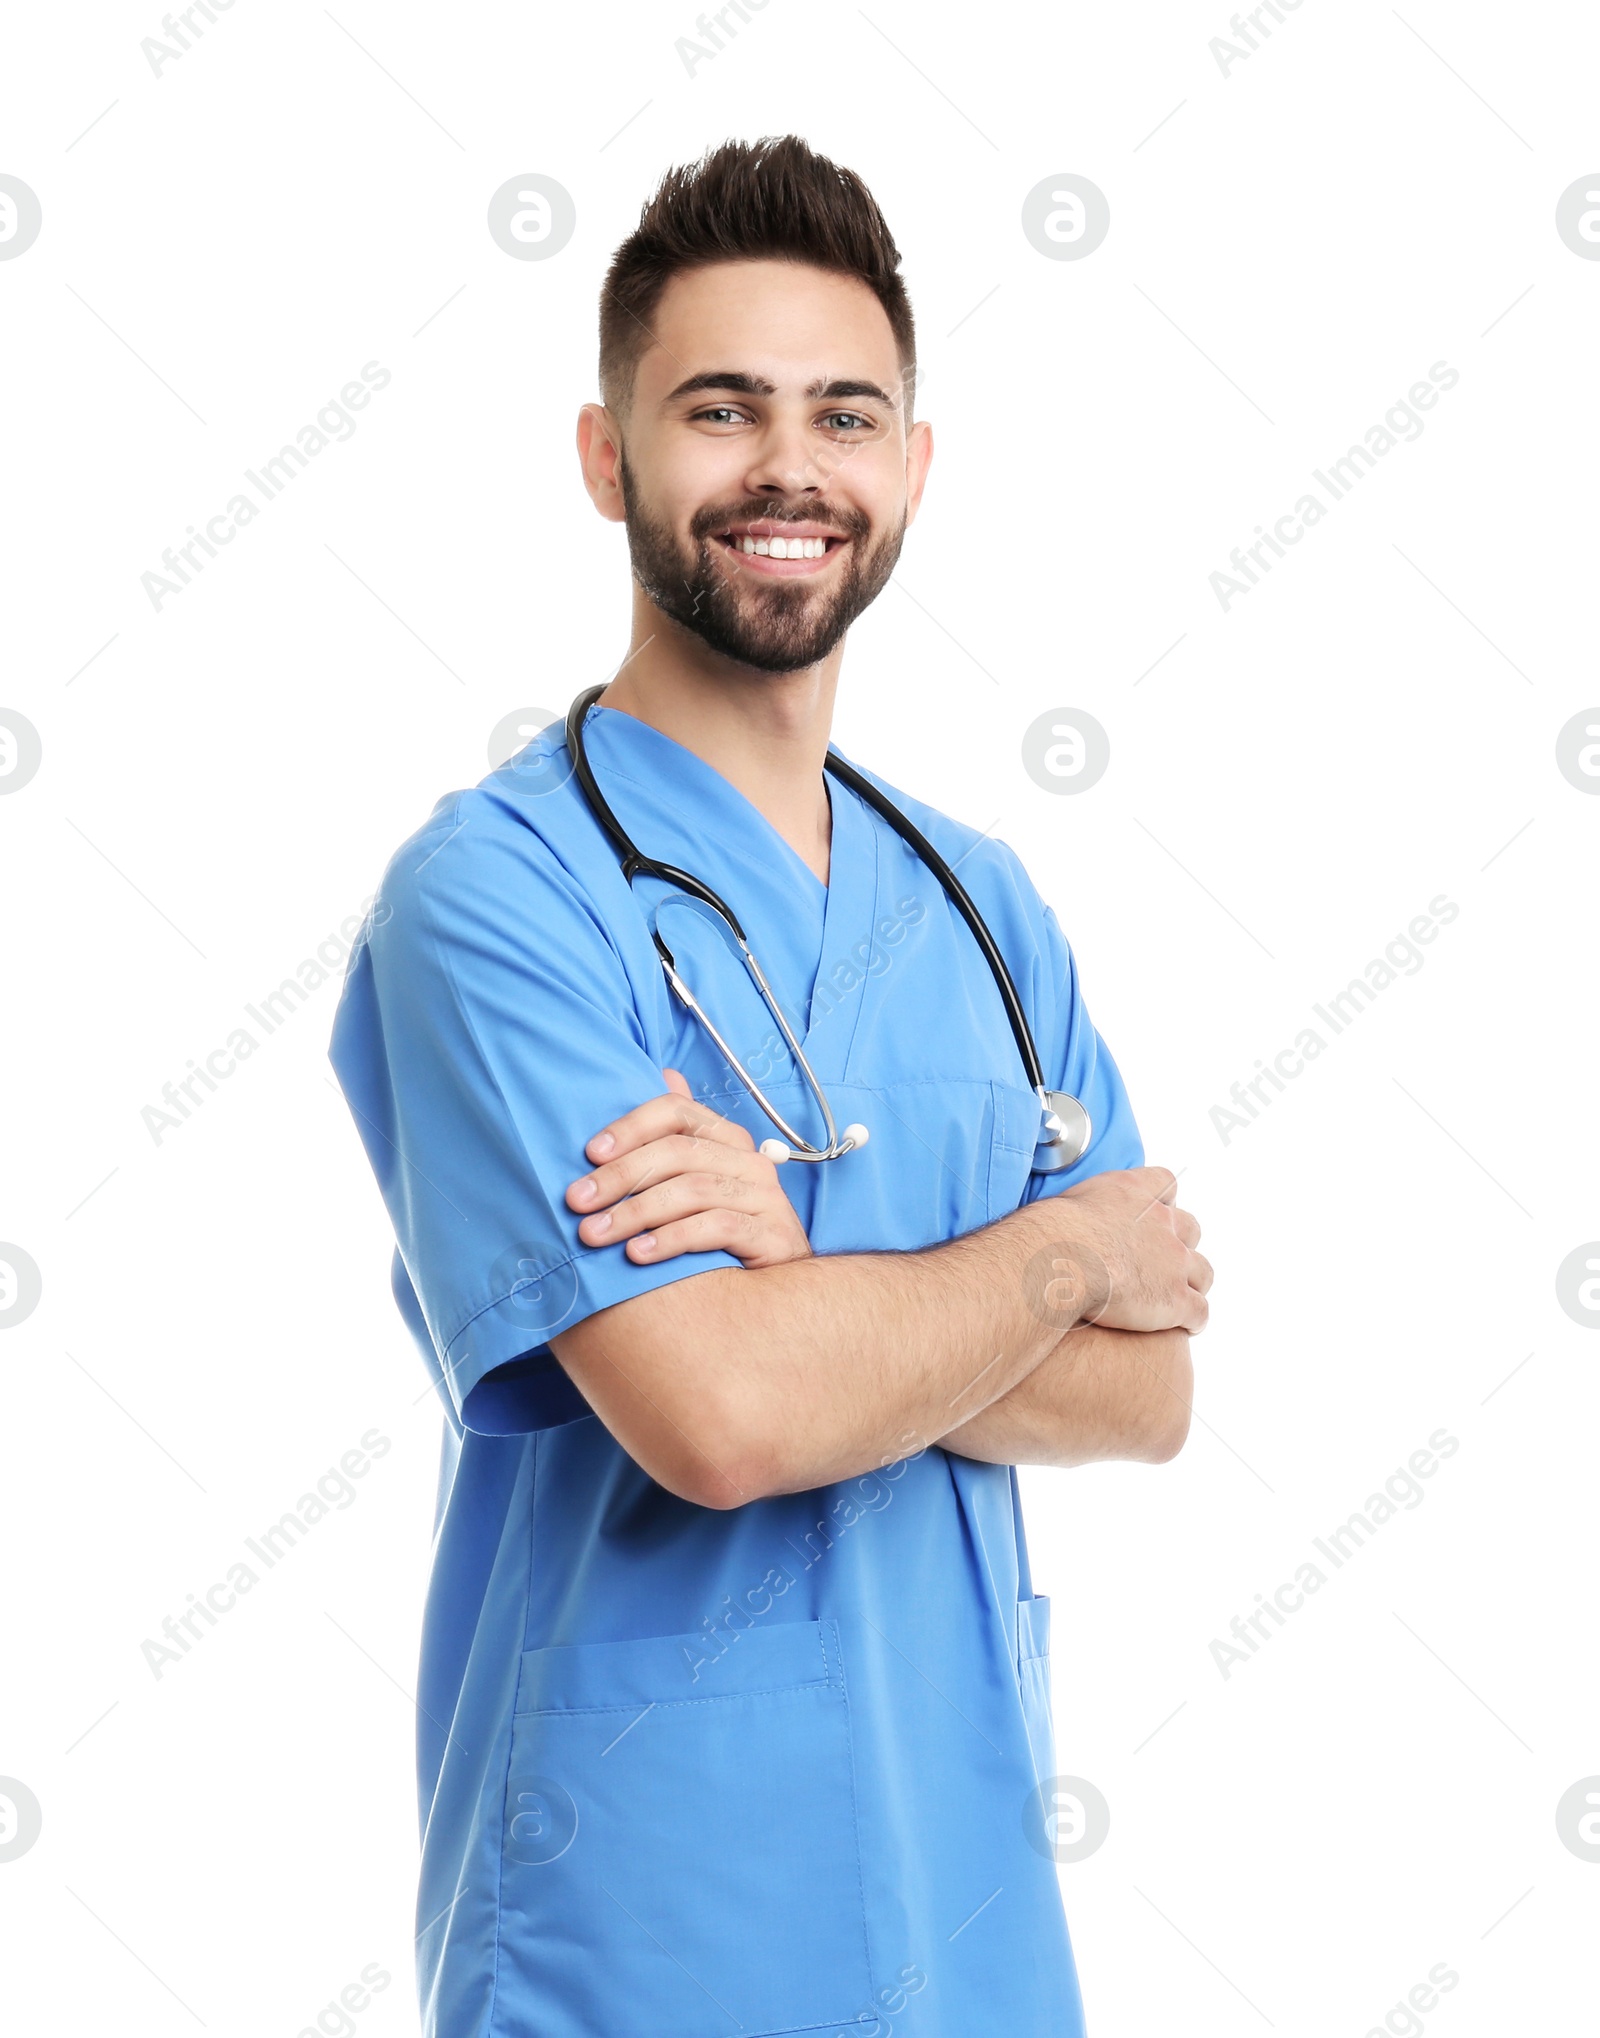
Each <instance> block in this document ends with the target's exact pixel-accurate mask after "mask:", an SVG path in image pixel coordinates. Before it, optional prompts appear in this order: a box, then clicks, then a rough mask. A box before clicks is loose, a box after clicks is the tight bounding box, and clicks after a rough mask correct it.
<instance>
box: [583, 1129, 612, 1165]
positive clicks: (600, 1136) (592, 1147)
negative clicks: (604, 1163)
mask: <svg viewBox="0 0 1600 2038" xmlns="http://www.w3.org/2000/svg"><path fill="white" fill-rule="evenodd" d="M616 1143H617V1139H616V1134H615V1133H612V1132H597V1133H596V1134H595V1136H594V1138H593V1139H591V1140H590V1142H589V1151H590V1152H591V1153H592V1154H593V1155H594V1156H595V1158H596V1160H604V1159H605V1157H606V1155H607V1154H608V1153H610V1151H611V1149H612V1148H613V1147H614V1146H615V1145H616Z"/></svg>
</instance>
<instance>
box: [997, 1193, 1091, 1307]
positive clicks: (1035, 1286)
mask: <svg viewBox="0 0 1600 2038" xmlns="http://www.w3.org/2000/svg"><path fill="white" fill-rule="evenodd" d="M1016 1214H1017V1215H1018V1216H1019V1217H1025V1218H1026V1219H1027V1220H1028V1225H1027V1232H1026V1238H1027V1246H1028V1251H1027V1259H1026V1263H1025V1266H1024V1268H1023V1274H1022V1294H1023V1299H1024V1301H1025V1303H1026V1304H1027V1307H1028V1309H1029V1311H1030V1312H1031V1314H1032V1315H1033V1316H1034V1317H1035V1318H1036V1319H1037V1320H1038V1321H1039V1322H1040V1323H1041V1324H1042V1325H1044V1326H1045V1327H1046V1328H1047V1329H1049V1330H1050V1331H1051V1333H1052V1334H1053V1339H1059V1338H1061V1337H1064V1336H1065V1335H1066V1334H1067V1333H1068V1332H1069V1331H1072V1330H1076V1329H1077V1328H1078V1327H1079V1326H1080V1325H1083V1324H1093V1323H1094V1322H1096V1321H1097V1319H1098V1318H1099V1317H1100V1316H1101V1315H1102V1313H1103V1312H1104V1311H1105V1309H1106V1307H1107V1305H1108V1303H1109V1302H1110V1300H1111V1272H1110V1269H1109V1268H1108V1267H1107V1265H1106V1262H1105V1260H1104V1259H1103V1257H1102V1256H1101V1255H1100V1253H1098V1252H1097V1251H1096V1250H1095V1247H1094V1245H1093V1244H1092V1243H1091V1242H1090V1237H1089V1234H1088V1230H1087V1227H1085V1226H1083V1225H1081V1224H1079V1223H1076V1222H1075V1221H1074V1218H1075V1215H1076V1213H1075V1212H1074V1211H1073V1210H1072V1207H1071V1205H1070V1204H1066V1203H1065V1201H1064V1199H1063V1198H1061V1197H1056V1196H1049V1197H1045V1198H1043V1199H1042V1200H1041V1201H1040V1202H1038V1203H1030V1204H1028V1205H1027V1206H1026V1207H1025V1209H1023V1210H1021V1211H1019V1212H1017V1213H1016Z"/></svg>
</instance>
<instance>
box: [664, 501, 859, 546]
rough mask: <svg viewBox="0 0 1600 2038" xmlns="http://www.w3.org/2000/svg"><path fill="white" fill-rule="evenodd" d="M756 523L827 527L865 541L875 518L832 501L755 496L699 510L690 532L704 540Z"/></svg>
mask: <svg viewBox="0 0 1600 2038" xmlns="http://www.w3.org/2000/svg"><path fill="white" fill-rule="evenodd" d="M755 523H770V524H827V525H829V526H830V527H831V528H832V529H833V530H836V531H842V532H843V533H844V535H845V536H846V537H847V538H864V537H866V536H867V534H868V533H869V532H870V531H871V529H872V519H871V518H870V517H869V516H868V515H867V514H866V512H865V511H864V510H859V509H847V508H845V507H844V506H843V505H841V504H836V503H829V502H811V503H800V504H792V503H785V502H781V501H776V500H774V499H773V498H772V497H770V496H768V497H764V498H763V497H760V496H752V497H747V498H742V499H741V500H739V501H737V502H731V503H717V504H715V505H714V506H713V507H712V508H710V509H703V510H697V511H696V512H695V514H694V516H693V518H692V519H691V520H690V524H689V532H690V535H691V536H692V537H694V538H698V539H704V538H711V537H714V536H715V535H716V534H717V532H718V531H725V530H726V529H727V528H728V526H729V525H730V524H755Z"/></svg>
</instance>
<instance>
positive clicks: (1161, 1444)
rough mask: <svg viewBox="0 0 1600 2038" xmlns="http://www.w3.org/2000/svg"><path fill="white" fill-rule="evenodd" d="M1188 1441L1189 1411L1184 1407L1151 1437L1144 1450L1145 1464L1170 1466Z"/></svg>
mask: <svg viewBox="0 0 1600 2038" xmlns="http://www.w3.org/2000/svg"><path fill="white" fill-rule="evenodd" d="M1188 1441H1189V1411H1188V1409H1187V1407H1184V1408H1180V1409H1179V1410H1178V1411H1177V1413H1176V1414H1175V1415H1173V1416H1170V1417H1169V1418H1168V1419H1167V1420H1166V1421H1165V1422H1164V1423H1163V1424H1162V1425H1161V1426H1160V1427H1159V1428H1158V1429H1157V1430H1156V1431H1155V1433H1154V1435H1152V1437H1151V1438H1150V1440H1149V1443H1148V1445H1147V1446H1146V1448H1145V1453H1144V1459H1145V1463H1146V1464H1147V1465H1170V1464H1171V1462H1172V1460H1173V1459H1174V1458H1175V1457H1176V1456H1177V1455H1178V1453H1179V1451H1181V1450H1182V1449H1183V1447H1184V1445H1185V1444H1186V1443H1187V1442H1188Z"/></svg>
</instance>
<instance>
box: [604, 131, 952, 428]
mask: <svg viewBox="0 0 1600 2038" xmlns="http://www.w3.org/2000/svg"><path fill="white" fill-rule="evenodd" d="M762 260H766V261H773V260H777V261H789V262H809V263H812V264H813V265H814V266H815V267H817V268H819V269H832V270H835V271H837V272H838V273H839V274H841V275H845V276H854V277H856V278H857V279H858V280H859V281H860V282H862V283H865V284H866V286H867V288H868V289H869V290H871V291H872V292H873V294H874V296H876V298H877V300H878V302H879V303H880V304H881V305H882V306H883V309H884V311H885V313H886V314H887V316H888V320H889V326H890V329H891V331H892V332H893V333H894V338H895V345H896V347H897V348H898V350H899V355H900V373H901V379H902V382H903V384H904V388H905V409H906V416H907V418H908V419H909V417H910V415H911V392H912V384H913V380H914V377H915V373H916V358H917V349H916V331H915V328H914V326H913V324H912V318H911V300H910V299H909V298H908V297H907V295H906V287H905V284H904V283H903V282H902V281H901V278H900V250H899V249H898V248H897V247H896V246H895V244H894V238H893V236H892V235H891V234H890V232H889V228H888V224H887V222H886V221H885V219H884V216H883V214H882V213H881V212H880V211H879V210H878V204H877V201H876V199H874V197H873V196H872V193H871V192H870V191H869V190H868V189H867V187H866V185H865V184H863V183H862V181H861V179H860V178H859V177H858V176H857V175H856V173H855V171H854V170H845V169H841V168H840V166H839V165H838V164H837V163H833V162H830V161H829V160H828V158H827V157H826V156H819V155H817V154H816V153H815V152H814V151H813V150H812V149H811V148H810V147H808V145H807V144H806V143H805V142H803V141H802V140H801V139H800V137H799V136H798V135H793V134H786V135H766V136H763V138H762V139H761V140H760V141H754V142H724V143H723V144H722V146H721V147H720V148H717V149H710V150H708V151H707V152H706V154H705V155H704V156H702V157H701V159H700V161H699V162H698V163H689V164H685V165H682V166H680V167H679V168H677V169H673V170H669V171H668V172H667V174H666V175H665V176H664V177H663V178H662V180H661V183H660V185H659V186H658V188H657V190H656V193H655V196H654V197H653V198H651V199H649V200H648V201H647V203H646V204H645V207H644V210H643V211H642V212H641V213H640V215H639V224H638V226H637V228H636V229H635V230H634V232H633V233H631V234H629V236H628V238H627V239H626V240H625V241H624V242H623V243H622V245H621V246H620V247H619V248H618V249H617V251H616V253H615V254H614V255H613V256H612V258H611V267H610V269H609V270H608V271H607V272H606V280H605V284H604V286H603V288H602V290H601V293H600V391H601V395H602V396H603V398H604V400H605V401H606V403H607V404H608V405H610V407H611V408H612V409H613V410H618V409H626V407H627V404H628V402H629V401H630V399H631V398H632V395H633V383H634V375H635V371H636V370H637V368H638V365H639V357H640V355H641V354H642V353H643V352H644V350H645V348H646V347H647V346H648V345H649V343H650V339H651V333H650V324H651V320H652V318H653V317H654V314H655V309H656V306H657V305H658V304H659V303H660V301H661V294H662V292H663V291H664V290H665V289H666V287H667V284H668V283H669V282H670V281H671V279H672V278H673V277H674V276H676V275H678V274H680V273H681V272H682V271H684V270H686V269H698V268H702V267H704V266H705V265H706V264H708V263H711V262H751V261H762Z"/></svg>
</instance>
